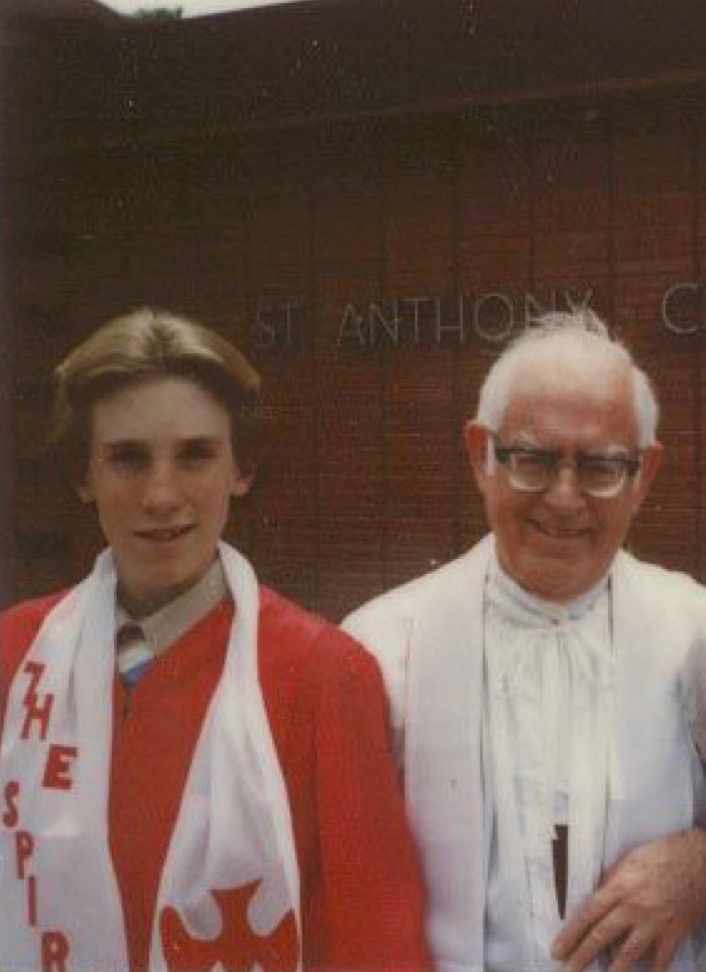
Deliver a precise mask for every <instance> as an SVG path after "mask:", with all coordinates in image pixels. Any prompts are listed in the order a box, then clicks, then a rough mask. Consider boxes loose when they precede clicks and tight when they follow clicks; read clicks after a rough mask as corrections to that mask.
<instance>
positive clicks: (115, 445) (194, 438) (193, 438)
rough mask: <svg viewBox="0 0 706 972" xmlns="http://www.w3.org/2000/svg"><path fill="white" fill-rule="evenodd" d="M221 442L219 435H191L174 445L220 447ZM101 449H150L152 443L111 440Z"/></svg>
mask: <svg viewBox="0 0 706 972" xmlns="http://www.w3.org/2000/svg"><path fill="white" fill-rule="evenodd" d="M220 441H221V438H220V436H217V435H189V436H186V437H185V438H183V439H177V440H176V441H175V442H174V445H176V446H177V447H183V446H189V445H218V444H219V443H220ZM100 445H101V448H103V449H106V450H111V451H112V450H115V449H125V448H130V449H148V448H149V447H150V443H149V441H148V440H147V439H109V440H107V441H104V442H101V444H100Z"/></svg>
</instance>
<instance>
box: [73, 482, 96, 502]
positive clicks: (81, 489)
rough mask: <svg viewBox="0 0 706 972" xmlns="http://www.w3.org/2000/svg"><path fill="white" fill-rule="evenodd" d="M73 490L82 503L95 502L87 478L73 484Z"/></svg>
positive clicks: (91, 487)
mask: <svg viewBox="0 0 706 972" xmlns="http://www.w3.org/2000/svg"><path fill="white" fill-rule="evenodd" d="M74 489H75V490H76V493H77V495H78V498H79V499H80V500H81V502H82V503H93V502H95V498H96V496H95V493H94V491H93V486H92V485H91V481H90V479H89V478H88V477H87V476H84V478H83V479H81V480H79V481H77V482H76V483H74Z"/></svg>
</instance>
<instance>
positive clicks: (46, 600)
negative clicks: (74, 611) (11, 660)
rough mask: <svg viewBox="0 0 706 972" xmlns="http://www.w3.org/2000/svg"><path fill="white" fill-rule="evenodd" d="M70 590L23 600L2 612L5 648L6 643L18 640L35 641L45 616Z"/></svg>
mask: <svg viewBox="0 0 706 972" xmlns="http://www.w3.org/2000/svg"><path fill="white" fill-rule="evenodd" d="M66 594H68V591H55V592H54V593H52V594H47V595H46V596H44V597H38V598H35V599H33V600H31V601H22V602H21V603H20V604H16V605H15V606H14V607H11V608H8V609H7V610H6V611H3V612H2V613H1V614H0V632H1V633H2V645H3V650H4V646H5V644H14V643H15V642H17V641H20V642H21V641H26V640H28V641H33V640H34V637H35V635H36V634H37V632H38V631H39V629H40V627H41V626H42V622H43V621H44V618H45V617H46V616H47V614H49V612H50V611H51V609H52V608H53V607H55V606H56V605H57V604H58V603H59V601H60V600H61V599H62V598H63V597H65V595H66Z"/></svg>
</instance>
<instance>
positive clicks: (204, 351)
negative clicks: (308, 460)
mask: <svg viewBox="0 0 706 972" xmlns="http://www.w3.org/2000/svg"><path fill="white" fill-rule="evenodd" d="M170 376H174V377H180V378H189V379H191V380H192V381H195V382H196V383H197V384H199V385H201V386H202V387H203V388H204V389H205V390H206V391H208V392H210V394H211V395H213V397H214V398H215V399H216V401H218V402H219V403H220V404H222V405H223V406H224V407H225V408H226V409H227V410H228V413H229V415H230V418H231V428H232V438H233V452H234V455H235V456H236V459H237V462H238V465H239V467H240V470H241V472H243V473H245V474H248V475H249V474H251V473H253V472H254V471H255V468H256V467H257V465H258V461H259V459H260V455H261V450H262V424H261V414H260V376H259V375H258V373H257V372H256V371H255V369H254V368H253V367H252V365H250V363H249V362H248V361H247V360H246V358H245V357H244V356H243V355H242V354H241V352H240V351H239V350H238V349H237V348H236V347H235V345H233V344H231V343H230V342H229V341H227V340H226V339H225V338H224V337H222V336H221V335H220V334H218V333H216V332H215V331H212V330H210V329H209V328H207V327H204V326H203V325H201V324H197V323H196V322H194V321H191V320H189V319H188V318H185V317H180V316H177V315H176V314H172V313H170V312H169V311H165V310H156V309H152V308H150V307H143V308H140V309H139V310H136V311H132V312H131V313H129V314H125V315H123V316H121V317H116V318H114V319H113V320H110V321H108V322H107V323H106V324H104V325H103V326H102V327H100V328H99V329H98V330H97V331H95V332H94V333H93V334H92V335H91V336H90V337H89V338H87V339H86V340H85V341H83V342H82V343H81V344H79V345H78V347H76V348H74V350H73V351H72V352H71V354H69V355H68V357H67V358H65V359H64V360H63V361H62V362H61V364H60V365H59V366H58V367H57V368H56V370H55V372H54V380H55V388H56V392H55V400H54V416H53V424H52V439H53V441H54V443H55V444H56V445H57V446H58V448H59V449H60V451H61V452H62V454H63V457H64V460H65V462H66V464H67V469H68V472H69V474H70V475H71V477H72V479H74V481H78V480H80V479H82V478H83V476H84V475H85V473H86V467H87V463H88V455H89V450H90V442H91V410H92V408H93V406H94V405H95V404H96V403H97V402H99V401H101V400H102V399H105V398H107V397H109V396H110V395H112V394H113V393H115V392H116V391H118V390H119V389H121V388H125V387H127V386H128V385H135V384H139V383H140V382H143V381H149V380H150V379H154V378H163V377H170Z"/></svg>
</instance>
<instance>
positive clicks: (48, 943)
mask: <svg viewBox="0 0 706 972" xmlns="http://www.w3.org/2000/svg"><path fill="white" fill-rule="evenodd" d="M68 957H69V940H68V938H67V937H66V935H64V933H63V932H60V931H57V930H53V931H45V932H42V972H67V967H66V959H67V958H68Z"/></svg>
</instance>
